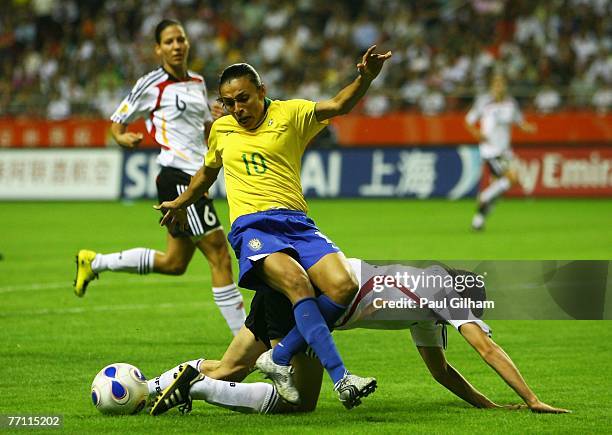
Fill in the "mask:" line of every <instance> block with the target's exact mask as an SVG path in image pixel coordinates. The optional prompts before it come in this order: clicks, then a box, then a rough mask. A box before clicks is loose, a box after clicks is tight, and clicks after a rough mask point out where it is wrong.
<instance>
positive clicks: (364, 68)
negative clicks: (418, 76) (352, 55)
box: [315, 45, 391, 122]
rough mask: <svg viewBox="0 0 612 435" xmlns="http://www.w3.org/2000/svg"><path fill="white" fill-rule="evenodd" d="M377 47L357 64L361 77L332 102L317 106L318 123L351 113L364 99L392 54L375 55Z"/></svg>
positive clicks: (371, 48)
mask: <svg viewBox="0 0 612 435" xmlns="http://www.w3.org/2000/svg"><path fill="white" fill-rule="evenodd" d="M375 48H376V46H375V45H373V46H371V47H370V48H368V51H366V53H365V54H364V55H363V58H362V59H361V62H360V63H358V64H357V69H358V70H359V76H358V77H357V78H356V79H355V80H353V82H352V83H351V84H350V85H348V86H347V87H345V88H344V89H342V90H341V91H340V92H338V94H337V95H336V96H335V97H333V98H332V99H331V100H326V101H319V102H318V103H317V104H316V106H315V116H316V118H317V121H319V122H321V121H325V120H326V119H330V118H333V117H334V116H338V115H345V114H347V113H349V112H350V111H351V110H352V109H353V107H355V104H357V102H358V101H359V100H360V99H361V97H363V96H364V95H365V93H366V91H367V90H368V88H369V87H370V83H372V81H373V80H374V79H375V78H376V77H377V76H378V74H379V73H380V70H381V68H382V66H383V64H384V63H385V61H386V60H387V59H389V58H390V57H391V52H390V51H388V52H386V53H385V54H376V53H374V49H375Z"/></svg>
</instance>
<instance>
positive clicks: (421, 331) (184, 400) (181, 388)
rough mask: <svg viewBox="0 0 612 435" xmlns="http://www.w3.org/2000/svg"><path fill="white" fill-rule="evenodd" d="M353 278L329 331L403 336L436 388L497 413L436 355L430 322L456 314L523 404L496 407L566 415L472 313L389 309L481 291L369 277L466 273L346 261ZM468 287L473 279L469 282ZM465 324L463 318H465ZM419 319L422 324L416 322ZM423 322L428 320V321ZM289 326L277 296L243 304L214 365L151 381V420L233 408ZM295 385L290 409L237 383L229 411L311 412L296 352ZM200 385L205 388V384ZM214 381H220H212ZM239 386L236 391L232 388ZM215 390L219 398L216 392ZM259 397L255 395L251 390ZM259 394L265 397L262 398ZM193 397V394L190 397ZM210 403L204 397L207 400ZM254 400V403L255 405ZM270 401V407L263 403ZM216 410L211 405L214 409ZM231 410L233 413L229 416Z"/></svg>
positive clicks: (317, 375) (312, 367)
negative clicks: (381, 285)
mask: <svg viewBox="0 0 612 435" xmlns="http://www.w3.org/2000/svg"><path fill="white" fill-rule="evenodd" d="M348 261H349V263H350V265H351V268H352V270H353V272H354V273H355V275H356V276H357V277H360V290H359V292H358V293H357V294H356V295H355V297H354V299H353V301H352V302H351V304H350V305H349V306H348V307H347V310H346V312H345V314H344V315H343V317H342V318H341V319H340V320H339V321H338V322H337V324H336V329H354V328H369V329H409V330H410V333H411V335H412V339H413V342H414V343H415V345H416V346H417V349H418V351H419V354H420V356H421V357H422V359H423V361H424V362H425V364H426V365H427V368H428V369H429V371H430V373H431V375H432V376H433V377H434V379H435V380H436V381H437V382H439V383H440V384H441V385H443V386H444V387H446V388H447V389H448V390H450V391H451V392H452V393H454V394H455V395H457V396H458V397H460V398H461V399H463V400H465V401H466V402H468V403H470V404H471V405H472V406H474V407H477V408H499V407H500V406H499V405H497V404H496V403H494V402H492V401H491V400H490V399H488V398H487V397H486V396H485V395H484V394H482V393H481V392H479V391H478V390H476V389H475V388H474V387H473V386H472V385H471V384H470V383H469V382H468V381H467V380H466V379H465V378H464V377H463V376H462V375H461V374H460V373H459V372H458V371H457V370H456V369H455V368H454V367H453V366H452V365H451V364H450V363H449V362H448V361H447V360H446V357H445V354H444V348H445V346H446V329H445V326H444V325H443V324H441V323H440V322H439V321H436V320H433V318H437V319H440V320H442V319H441V318H442V317H444V316H453V315H461V316H462V317H465V319H458V318H455V319H446V320H447V322H448V323H449V324H450V325H451V326H452V327H454V328H455V329H457V330H458V331H459V333H460V334H461V335H462V336H463V338H464V339H465V340H466V341H467V342H468V343H469V344H470V345H471V346H472V347H473V348H474V350H475V351H476V352H477V353H478V354H479V355H480V357H481V358H482V359H483V360H484V361H485V362H486V363H487V364H488V365H489V366H490V367H491V368H493V369H494V370H495V371H496V372H497V374H498V375H499V376H500V377H501V378H502V379H504V381H505V382H506V383H507V384H508V385H509V386H510V387H511V388H512V389H513V390H514V391H515V392H516V393H517V394H518V395H519V396H520V397H521V398H522V399H523V401H524V403H525V404H524V405H517V406H504V407H506V408H510V409H516V408H519V409H520V408H525V407H527V408H529V409H530V410H532V411H533V412H539V413H555V414H558V413H567V412H569V411H568V410H566V409H562V408H556V407H552V406H550V405H547V404H546V403H544V402H542V401H540V399H539V398H538V397H537V396H536V394H535V393H534V392H533V391H532V390H531V388H530V387H529V386H528V385H527V383H526V382H525V380H524V379H523V377H522V376H521V374H520V372H519V370H518V368H517V367H516V366H515V364H514V363H513V361H512V360H511V359H510V357H509V356H508V354H506V353H505V352H504V350H503V349H502V348H501V347H500V346H499V345H497V344H496V343H495V342H494V341H493V340H492V339H491V330H490V328H489V326H488V325H487V324H486V323H484V322H483V321H482V320H480V319H479V316H480V315H482V312H481V311H480V310H478V309H476V310H473V312H472V313H467V312H462V311H461V310H463V309H462V308H461V309H460V310H459V311H455V312H450V311H445V310H444V309H431V308H425V307H421V306H420V305H419V304H416V306H415V308H413V309H397V308H395V307H397V306H398V304H400V303H403V302H404V301H405V299H406V298H408V299H410V300H414V299H415V298H417V299H420V298H425V299H427V298H429V300H430V301H433V300H434V299H435V297H436V295H439V294H440V293H446V294H447V295H448V297H456V295H459V296H460V297H462V298H464V299H466V300H470V301H481V302H482V301H483V300H485V299H486V297H485V296H486V293H485V289H484V286H481V285H471V286H467V287H466V286H463V288H461V289H460V288H459V286H456V287H455V289H450V291H449V290H448V289H445V288H442V287H446V286H442V287H440V286H437V287H436V286H433V287H431V288H427V287H426V286H420V287H419V286H414V287H413V288H412V291H410V290H409V289H406V288H405V287H404V286H403V285H399V286H387V287H386V288H385V289H384V290H382V291H378V290H376V287H375V284H376V282H375V280H376V277H380V276H391V275H390V274H391V273H395V272H397V271H398V270H399V271H402V272H406V273H407V274H410V276H415V277H418V276H425V277H441V278H443V279H452V281H453V282H454V283H460V282H461V283H465V282H466V281H467V280H469V278H468V277H472V278H473V277H474V274H472V273H471V272H466V271H456V270H452V269H445V268H443V267H440V266H432V267H428V268H425V269H421V268H414V267H409V266H397V265H393V266H387V267H379V266H376V265H372V264H368V263H366V262H363V261H361V260H357V259H349V260H348ZM472 281H474V280H472ZM468 317H469V319H467V318H468ZM417 319H424V320H417ZM428 319H429V320H428ZM291 326H292V317H291V304H290V302H289V301H288V300H287V299H286V298H285V297H283V296H282V295H280V294H278V293H277V292H273V291H269V292H258V293H257V294H256V295H255V298H254V300H253V303H252V305H251V312H250V313H249V316H248V317H247V321H246V324H245V326H244V327H243V328H242V330H241V331H240V333H239V334H238V335H237V336H236V337H235V338H234V340H233V341H232V343H231V344H230V345H229V347H228V349H227V351H226V352H225V354H224V355H223V357H222V359H221V360H220V361H212V360H201V361H197V364H196V363H195V362H190V363H185V364H183V365H181V366H180V367H177V368H174V369H173V370H171V371H168V372H166V373H165V374H163V375H161V376H160V377H158V378H155V380H153V381H150V391H151V394H155V393H156V392H157V393H158V392H159V391H163V392H162V394H160V395H159V397H158V399H157V400H156V402H155V404H154V406H153V408H152V410H151V413H152V414H153V415H158V414H161V413H163V412H166V411H167V410H168V409H170V408H172V407H174V406H182V407H184V408H183V409H184V410H188V409H191V399H203V400H207V401H209V402H211V403H215V401H217V402H219V400H221V399H220V398H221V397H223V401H225V402H226V403H229V402H231V403H234V404H236V403H237V402H238V401H240V398H238V397H235V396H234V394H233V393H232V391H233V390H232V388H233V387H231V385H230V384H231V383H236V382H240V381H242V380H243V379H244V378H245V377H246V376H247V375H248V374H249V373H250V371H251V368H252V367H253V365H254V364H255V361H256V360H257V358H258V357H259V355H261V354H262V353H264V352H265V351H266V349H267V348H268V347H269V346H271V345H275V344H277V343H278V342H279V340H280V338H281V337H283V336H284V334H285V333H287V331H290V328H291ZM292 363H293V366H294V368H295V381H296V385H297V386H298V389H299V390H300V396H301V397H302V402H301V403H300V404H299V405H298V406H292V405H289V404H287V403H284V402H283V401H277V400H276V399H274V394H273V391H272V390H270V388H272V386H271V385H270V386H269V387H265V386H264V385H266V384H261V383H260V384H258V385H257V386H254V387H248V385H250V384H240V385H241V387H240V388H245V389H247V390H249V391H251V392H250V393H246V392H245V393H244V395H245V397H248V398H249V399H245V401H247V402H249V403H250V405H249V406H246V405H245V403H244V402H241V404H242V405H240V406H239V405H234V406H235V407H238V408H240V407H241V406H242V408H243V409H249V410H250V412H265V413H284V412H294V411H298V412H310V411H313V410H314V409H315V408H316V404H317V400H318V396H319V391H320V387H321V379H322V374H323V372H322V368H321V366H320V364H318V362H317V360H316V359H314V358H310V357H309V356H307V355H306V354H304V353H300V354H298V355H296V357H294V359H293V361H292ZM207 379H208V381H206V380H207ZM210 379H218V380H225V381H226V384H216V385H217V389H216V390H215V391H216V395H215V396H214V398H213V399H212V400H208V399H207V396H206V395H205V393H204V392H203V391H204V389H208V388H211V387H210V386H207V384H206V383H202V382H208V383H209V384H210V383H211V382H212V381H210ZM218 382H220V381H218ZM236 385H239V384H236ZM221 390H223V391H224V393H221V392H220V391H221ZM256 390H257V391H259V392H258V393H256V392H255V391H256ZM264 390H265V393H264ZM192 392H195V395H194V394H192ZM211 397H212V396H211ZM256 397H257V398H258V399H255V398H256ZM273 401H274V402H275V404H274V405H270V403H272V402H273ZM215 404H219V403H215ZM237 410H238V409H237Z"/></svg>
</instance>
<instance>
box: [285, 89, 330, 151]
mask: <svg viewBox="0 0 612 435" xmlns="http://www.w3.org/2000/svg"><path fill="white" fill-rule="evenodd" d="M316 105H317V103H315V102H314V101H308V100H288V101H285V109H286V110H287V112H288V116H289V119H290V121H291V123H292V124H293V125H294V126H295V128H296V130H297V132H298V134H299V135H300V137H301V139H302V140H303V142H304V147H305V146H306V145H307V144H308V143H309V142H310V141H311V140H312V138H314V137H315V136H316V135H317V134H318V133H319V132H320V131H321V130H323V129H324V128H325V127H326V126H327V125H328V124H329V121H327V120H325V121H318V120H317V117H316V116H315V106H316Z"/></svg>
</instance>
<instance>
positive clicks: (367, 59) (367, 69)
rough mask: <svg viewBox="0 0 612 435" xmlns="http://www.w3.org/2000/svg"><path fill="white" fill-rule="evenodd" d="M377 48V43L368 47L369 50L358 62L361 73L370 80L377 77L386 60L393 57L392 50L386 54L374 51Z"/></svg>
mask: <svg viewBox="0 0 612 435" xmlns="http://www.w3.org/2000/svg"><path fill="white" fill-rule="evenodd" d="M375 49H376V46H375V45H373V46H371V47H370V48H368V51H366V53H365V54H364V55H363V58H361V62H360V63H358V64H357V69H358V70H359V74H360V75H361V76H362V77H363V78H365V79H367V80H369V81H372V80H374V79H375V78H376V76H377V75H378V73H380V69H381V68H382V66H383V64H384V63H385V61H386V60H387V59H389V58H390V57H391V52H390V51H387V52H386V53H385V54H377V53H374V50H375Z"/></svg>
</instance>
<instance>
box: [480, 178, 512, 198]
mask: <svg viewBox="0 0 612 435" xmlns="http://www.w3.org/2000/svg"><path fill="white" fill-rule="evenodd" d="M510 185H511V183H510V180H508V178H507V177H502V178H500V179H499V180H497V181H494V182H493V183H491V184H490V185H489V186H487V188H486V189H485V190H483V191H482V193H481V194H480V202H491V200H493V199H495V198H497V197H498V196H500V195H501V194H503V193H504V192H505V191H506V190H508V189H510Z"/></svg>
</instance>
